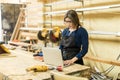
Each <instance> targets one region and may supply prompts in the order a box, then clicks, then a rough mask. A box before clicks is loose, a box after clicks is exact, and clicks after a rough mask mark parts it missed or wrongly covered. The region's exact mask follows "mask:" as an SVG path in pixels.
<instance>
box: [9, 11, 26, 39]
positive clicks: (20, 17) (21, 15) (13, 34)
mask: <svg viewBox="0 0 120 80" xmlns="http://www.w3.org/2000/svg"><path fill="white" fill-rule="evenodd" d="M23 16H24V14H23V10H21V11H20V14H19V16H18V20H17V22H16V25H15V28H14V31H13V33H12V36H11V39H10V41H12V40H14V39H17V37H18V34H19V30H20V27H21V25H20V22H21V21H22V20H23Z"/></svg>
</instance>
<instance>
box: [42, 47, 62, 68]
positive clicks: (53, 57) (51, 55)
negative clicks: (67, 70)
mask: <svg viewBox="0 0 120 80" xmlns="http://www.w3.org/2000/svg"><path fill="white" fill-rule="evenodd" d="M42 51H43V59H44V62H45V63H46V64H47V65H52V66H62V67H63V60H62V54H61V51H60V49H59V48H58V47H57V48H56V47H42Z"/></svg>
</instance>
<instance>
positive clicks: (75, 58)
mask: <svg viewBox="0 0 120 80" xmlns="http://www.w3.org/2000/svg"><path fill="white" fill-rule="evenodd" d="M77 60H78V58H77V57H74V58H72V59H70V60H65V61H64V64H65V65H71V64H73V63H74V62H75V61H77Z"/></svg>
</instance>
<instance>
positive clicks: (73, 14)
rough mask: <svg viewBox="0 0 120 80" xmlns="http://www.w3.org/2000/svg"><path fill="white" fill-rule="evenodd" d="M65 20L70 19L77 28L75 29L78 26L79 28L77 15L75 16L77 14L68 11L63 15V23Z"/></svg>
mask: <svg viewBox="0 0 120 80" xmlns="http://www.w3.org/2000/svg"><path fill="white" fill-rule="evenodd" d="M66 18H69V19H71V20H72V23H73V24H74V25H75V26H77V28H78V27H79V26H81V24H80V22H79V17H78V14H77V12H76V11H75V10H69V11H68V12H67V13H66V14H65V16H64V21H65V19H66Z"/></svg>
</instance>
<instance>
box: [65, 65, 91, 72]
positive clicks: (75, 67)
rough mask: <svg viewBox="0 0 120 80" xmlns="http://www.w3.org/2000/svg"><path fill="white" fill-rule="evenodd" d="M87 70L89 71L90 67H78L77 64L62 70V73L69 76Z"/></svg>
mask: <svg viewBox="0 0 120 80" xmlns="http://www.w3.org/2000/svg"><path fill="white" fill-rule="evenodd" d="M87 69H90V67H88V66H84V65H79V64H73V65H71V66H69V67H65V68H64V69H63V71H64V73H65V74H70V73H74V72H79V71H83V70H87Z"/></svg>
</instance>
